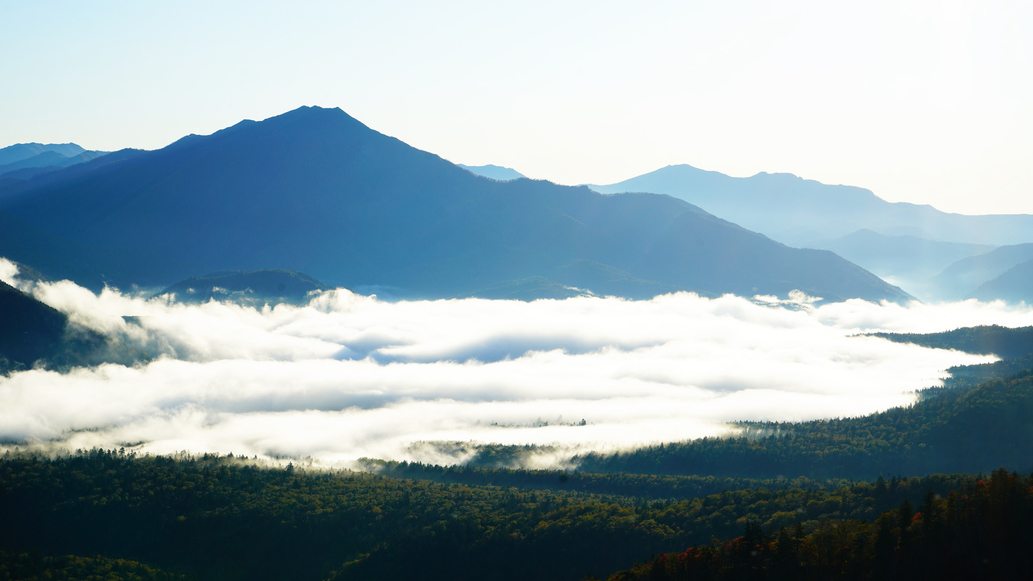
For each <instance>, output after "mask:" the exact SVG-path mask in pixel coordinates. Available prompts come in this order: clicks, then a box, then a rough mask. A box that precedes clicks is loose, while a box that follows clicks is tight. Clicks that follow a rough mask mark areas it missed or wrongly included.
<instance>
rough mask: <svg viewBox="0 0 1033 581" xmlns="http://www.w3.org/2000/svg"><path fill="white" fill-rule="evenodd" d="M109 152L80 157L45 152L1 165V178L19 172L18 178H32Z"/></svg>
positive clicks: (83, 154)
mask: <svg viewBox="0 0 1033 581" xmlns="http://www.w3.org/2000/svg"><path fill="white" fill-rule="evenodd" d="M106 153H107V152H104V151H83V152H82V153H80V154H78V155H73V156H70V157H69V156H64V155H61V154H60V153H58V152H56V151H44V152H43V153H40V154H39V155H34V156H32V157H29V158H25V159H21V160H18V161H15V162H12V163H9V164H6V165H0V176H11V175H12V174H14V173H15V172H18V170H22V171H21V172H18V174H19V175H18V176H17V177H20V178H22V179H25V178H27V177H31V176H33V175H35V174H38V173H41V172H42V171H47V170H50V169H57V168H61V167H68V166H70V165H75V164H78V163H83V162H85V161H90V160H91V159H96V158H98V157H101V156H103V155H105V154H106ZM33 169H34V170H36V171H34V172H28V173H26V172H25V170H33Z"/></svg>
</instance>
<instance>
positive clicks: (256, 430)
mask: <svg viewBox="0 0 1033 581" xmlns="http://www.w3.org/2000/svg"><path fill="white" fill-rule="evenodd" d="M8 265H9V263H6V261H2V260H0V278H4V280H6V281H7V282H11V283H14V284H16V285H18V286H20V287H21V288H23V289H26V290H29V291H30V292H32V293H33V294H34V295H35V296H36V297H37V298H39V299H40V300H42V301H43V302H46V303H47V304H50V305H51V306H53V307H54V308H56V309H58V310H61V311H63V312H65V313H67V314H69V315H70V316H71V317H72V318H73V319H74V320H76V321H77V322H78V323H80V324H82V325H86V326H89V327H92V328H94V329H97V330H100V331H104V332H106V333H109V334H111V335H113V336H116V337H118V338H120V339H122V340H123V341H125V342H127V343H129V344H132V345H134V346H137V347H139V348H141V349H143V350H145V351H147V352H148V353H150V354H151V355H157V356H158V357H157V358H156V359H155V360H154V361H152V362H151V363H150V364H148V365H146V366H139V367H135V368H127V367H122V366H118V365H102V366H98V367H93V368H81V369H75V370H73V371H72V372H70V373H66V374H58V373H55V372H50V371H44V370H29V371H24V372H20V373H15V374H12V375H11V376H10V377H0V440H6V441H8V442H17V443H19V444H20V445H30V446H40V447H48V446H51V447H52V446H60V447H65V448H69V449H75V448H89V447H93V446H100V447H112V446H123V445H139V446H140V448H141V450H143V451H149V452H155V453H171V452H176V451H180V450H187V451H190V452H195V453H201V452H221V453H226V452H233V453H235V454H246V455H248V456H253V455H258V456H264V457H283V456H288V457H313V458H315V459H316V460H317V461H318V462H319V463H322V464H325V465H347V463H349V462H351V461H353V460H355V459H357V458H361V457H364V456H365V457H377V458H388V459H397V460H403V459H406V460H422V461H438V462H455V461H461V460H462V458H459V457H449V458H428V457H427V456H426V455H425V454H423V453H421V452H420V451H419V450H420V448H419V447H413V446H412V444H413V443H414V442H421V441H480V442H497V443H503V444H540V445H546V444H557V445H559V446H563V447H568V448H570V449H577V450H587V449H592V450H599V449H617V448H629V447H634V446H640V445H645V444H649V443H653V442H670V441H679V440H686V439H691V438H695V437H701V436H705V435H714V434H719V433H723V432H725V431H726V430H727V429H728V428H727V426H726V422H729V421H735V420H773V421H798V420H807V419H814V418H827V417H846V416H856V415H862V414H867V413H871V412H874V411H878V410H882V409H886V408H889V407H892V406H897V405H906V404H908V403H910V402H911V401H913V398H914V395H913V392H914V391H915V390H918V389H922V388H924V387H930V386H934V385H937V384H938V383H939V381H940V379H941V378H942V377H943V373H944V372H943V370H945V369H947V368H948V367H950V366H952V365H959V364H971V363H980V362H985V361H988V360H990V358H987V357H977V356H971V355H966V354H963V353H957V352H949V351H942V350H931V349H924V348H920V347H916V346H912V345H902V344H896V343H891V342H888V341H883V340H880V339H875V338H870V337H857V336H854V335H856V334H858V333H863V332H869V331H877V330H885V331H903V332H928V331H942V330H947V329H951V328H956V327H959V326H969V325H975V324H993V323H997V324H1003V325H1008V326H1020V325H1029V324H1033V310H1031V309H1028V308H1021V309H1019V308H1010V307H1007V306H1005V305H1002V304H998V303H991V304H985V303H977V302H974V301H969V302H965V303H957V304H951V305H937V306H927V305H917V304H916V305H912V306H910V307H901V306H898V305H892V304H884V305H876V304H872V303H866V302H863V301H848V302H845V303H837V304H831V305H823V306H820V307H813V306H809V305H806V306H803V307H799V306H798V307H797V308H785V307H784V306H780V305H767V304H764V303H763V301H751V300H747V299H743V298H739V297H733V296H725V297H721V298H718V299H707V298H701V297H698V296H696V295H693V294H689V293H678V294H673V295H665V296H660V297H657V298H655V299H653V300H651V301H625V300H620V299H613V298H594V297H593V298H588V297H584V298H574V299H568V300H564V301H552V300H541V301H535V302H531V303H524V302H517V301H487V300H478V299H466V300H440V301H411V302H395V303H390V302H384V301H379V300H377V299H376V298H374V297H366V296H361V295H357V294H354V293H351V292H349V291H347V290H344V289H338V290H335V291H329V292H325V293H322V294H320V295H316V296H314V297H313V298H312V300H311V302H310V303H309V304H308V305H306V306H300V307H297V306H288V305H277V306H275V307H265V308H262V309H255V308H250V307H241V306H238V305H235V304H226V303H218V302H209V303H206V304H202V305H183V304H178V303H175V302H174V301H171V300H169V299H168V297H158V298H152V299H145V298H141V297H134V296H130V295H127V294H123V293H120V292H118V291H117V290H114V289H106V290H105V291H103V292H102V293H101V294H99V295H96V294H93V293H91V292H90V291H88V290H86V289H83V288H81V287H78V286H76V285H74V284H73V283H70V282H67V281H62V282H57V283H34V284H33V283H26V282H24V281H20V280H18V279H17V276H16V273H17V271H16V270H12V268H10V267H9V266H8ZM125 317H129V318H128V319H127V318H125ZM582 419H583V420H585V422H584V424H585V425H580V424H581V420H582ZM421 454H423V455H421Z"/></svg>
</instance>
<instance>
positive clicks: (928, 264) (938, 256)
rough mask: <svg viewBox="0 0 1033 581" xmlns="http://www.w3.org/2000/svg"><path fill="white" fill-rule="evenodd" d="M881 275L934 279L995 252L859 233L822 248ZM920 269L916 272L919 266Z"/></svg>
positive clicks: (982, 246) (974, 246) (982, 247)
mask: <svg viewBox="0 0 1033 581" xmlns="http://www.w3.org/2000/svg"><path fill="white" fill-rule="evenodd" d="M820 247H821V248H824V249H825V250H831V251H833V252H835V253H836V254H838V255H840V256H842V257H843V258H846V259H847V260H849V261H850V262H853V263H854V264H857V265H858V266H861V267H863V268H865V269H867V270H870V271H872V272H873V273H875V274H878V275H880V276H892V277H896V278H901V277H903V278H914V279H917V278H919V277H930V276H933V275H935V274H937V273H939V272H941V271H943V269H945V268H947V267H948V266H950V265H951V264H953V263H955V262H957V261H958V260H961V259H962V258H967V257H969V256H975V255H977V254H983V253H986V252H989V251H991V250H993V249H994V247H993V246H989V245H986V244H963V243H960V242H937V241H935V240H927V239H925V238H918V237H916V236H909V235H904V236H884V235H882V234H879V233H877V232H872V231H871V230H867V229H865V230H858V231H857V232H854V233H851V234H847V235H846V236H843V237H842V238H837V239H835V240H830V241H828V242H826V243H824V244H821V245H820ZM916 265H917V266H919V267H920V270H915V266H916Z"/></svg>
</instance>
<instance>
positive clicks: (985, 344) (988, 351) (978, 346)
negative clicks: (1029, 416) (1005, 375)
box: [871, 325, 1033, 359]
mask: <svg viewBox="0 0 1033 581" xmlns="http://www.w3.org/2000/svg"><path fill="white" fill-rule="evenodd" d="M871 335H872V336H874V337H881V338H883V339H887V340H890V341H893V342H896V343H912V344H915V345H921V346H922V347H929V348H931V349H954V350H957V351H964V352H965V353H973V354H976V355H997V356H998V357H1000V358H1002V359H1013V358H1017V357H1025V356H1027V355H1033V327H1021V328H1017V329H1013V328H1010V327H1001V326H999V325H982V326H979V327H963V328H961V329H955V330H953V331H945V332H943V333H925V334H919V333H872V334H871Z"/></svg>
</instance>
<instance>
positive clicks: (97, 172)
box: [0, 107, 908, 300]
mask: <svg viewBox="0 0 1033 581" xmlns="http://www.w3.org/2000/svg"><path fill="white" fill-rule="evenodd" d="M120 154H123V152H117V153H114V154H111V156H116V157H115V158H113V159H116V160H117V162H111V163H99V162H104V160H106V159H108V157H110V156H106V157H104V158H100V159H98V160H94V161H93V162H89V163H87V164H80V165H78V166H73V167H72V168H69V169H67V170H63V171H62V172H53V173H49V174H45V175H43V176H39V177H37V178H36V179H34V180H31V182H33V183H31V184H27V185H22V186H18V187H9V188H4V189H0V209H4V210H7V211H9V212H11V213H13V214H16V215H18V216H19V217H21V218H22V219H24V220H26V221H28V222H31V223H32V224H34V225H36V226H38V227H40V228H44V229H46V230H48V231H50V232H55V233H56V232H59V233H61V234H62V235H63V236H67V237H68V238H69V239H72V240H75V241H77V242H82V243H85V244H89V245H92V246H95V247H105V248H118V249H130V248H131V249H136V250H138V251H139V252H141V253H151V254H153V255H159V254H160V255H165V256H169V257H171V258H173V259H175V260H178V261H180V262H181V263H191V264H195V265H198V266H199V268H197V269H196V270H194V271H193V272H194V273H196V272H197V271H198V270H200V271H214V270H259V269H265V268H288V269H291V270H297V271H303V272H308V273H310V274H311V275H313V276H315V277H317V278H319V279H320V280H325V281H327V282H329V283H331V284H334V285H340V286H346V287H349V288H355V287H359V286H363V285H381V286H388V287H395V288H397V289H400V291H401V292H403V293H407V294H408V296H414V295H421V296H454V295H458V294H465V293H470V292H474V291H476V290H477V289H485V288H491V287H493V286H495V285H498V284H501V283H503V282H506V281H517V280H521V279H525V278H528V277H533V276H545V277H548V276H549V273H551V272H554V271H555V270H556V269H558V268H561V267H563V266H565V265H568V264H570V263H572V262H574V261H577V260H590V261H594V262H597V263H600V264H603V265H607V266H609V267H613V268H616V269H618V270H620V271H624V272H626V273H628V274H629V275H630V276H632V277H635V278H638V279H643V280H645V281H653V282H656V283H659V284H662V285H673V286H674V287H676V288H682V289H686V290H700V291H707V292H714V293H723V292H737V293H747V294H756V293H761V294H781V295H784V294H785V293H786V292H788V291H789V290H792V289H794V288H800V289H802V290H805V291H806V292H808V293H810V294H817V295H819V296H824V297H826V298H829V299H832V298H845V297H861V298H866V299H873V300H879V299H884V298H887V299H891V300H905V299H906V298H908V297H907V295H906V294H904V293H902V292H901V291H899V289H895V288H893V287H891V286H889V285H887V284H885V283H884V282H883V281H881V280H879V279H878V278H876V277H874V276H873V275H871V274H870V273H868V272H866V271H864V270H862V269H860V268H858V267H857V266H855V265H853V264H850V263H848V262H846V261H845V260H842V259H841V258H839V257H837V256H835V255H833V254H832V253H829V252H816V251H802V250H797V249H792V248H788V247H786V246H783V245H782V244H779V243H777V242H774V241H772V240H770V239H768V238H766V237H764V236H761V235H759V234H756V233H753V232H749V231H747V230H744V229H742V228H739V227H738V226H736V225H734V224H731V223H729V222H726V221H724V220H721V219H719V218H716V217H714V216H712V215H710V214H708V213H706V212H704V211H702V210H700V209H699V208H697V207H695V206H692V205H691V204H688V203H686V202H684V201H681V200H677V199H674V198H671V197H668V196H658V195H653V194H628V195H617V196H604V195H600V194H597V193H595V192H592V191H591V190H589V189H588V188H586V187H576V188H575V187H566V186H557V185H555V184H552V183H549V182H542V181H534V180H526V179H522V180H514V181H508V182H499V181H493V180H485V179H484V178H481V177H478V176H475V175H473V174H471V173H470V172H468V171H466V170H464V169H462V168H460V167H458V166H455V165H453V164H451V163H449V162H447V161H445V160H443V159H441V158H439V157H437V156H435V155H433V154H430V153H427V152H423V151H419V150H417V149H414V148H412V147H410V146H408V145H406V144H404V143H402V142H400V141H398V140H396V139H393V138H390V137H387V136H384V135H382V134H380V133H377V132H375V131H372V130H370V129H369V128H367V127H366V126H364V125H362V124H361V123H359V122H358V121H356V120H355V119H353V118H351V117H349V116H348V115H346V114H345V113H344V112H343V111H341V110H339V109H320V108H307V107H306V108H301V109H297V110H295V111H292V112H289V113H286V114H283V115H280V116H277V117H273V118H270V119H267V120H265V121H262V122H253V121H244V122H241V123H239V124H237V125H235V126H233V127H230V128H227V129H224V130H222V131H219V132H217V133H215V134H213V135H210V136H204V137H202V136H188V137H186V138H183V139H181V140H179V141H178V142H176V143H174V144H172V145H170V146H168V147H166V148H164V149H162V150H158V151H154V152H143V153H135V154H132V155H128V156H126V155H125V154H123V155H122V157H121V158H119V157H117V156H119V155H120ZM76 168H85V169H82V170H80V171H78V172H74V173H71V170H74V169H76ZM36 182H38V183H36ZM0 250H2V249H0ZM26 262H30V263H32V262H31V261H26ZM154 266H155V268H160V267H163V266H164V263H163V262H161V261H155V265H154ZM166 274H167V275H168V276H169V278H168V280H169V281H170V282H171V281H172V280H177V279H181V278H183V277H184V276H187V275H189V273H187V274H183V273H182V272H181V270H177V269H174V268H171V267H169V268H167V272H166ZM126 282H132V281H126ZM573 282H577V281H576V280H575V281H573ZM564 284H567V285H569V286H578V287H581V285H580V284H572V283H570V282H564Z"/></svg>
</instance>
